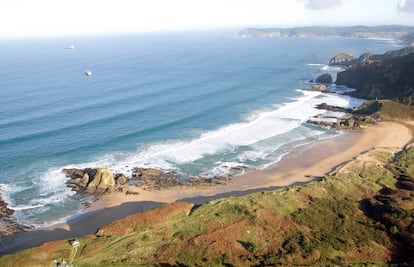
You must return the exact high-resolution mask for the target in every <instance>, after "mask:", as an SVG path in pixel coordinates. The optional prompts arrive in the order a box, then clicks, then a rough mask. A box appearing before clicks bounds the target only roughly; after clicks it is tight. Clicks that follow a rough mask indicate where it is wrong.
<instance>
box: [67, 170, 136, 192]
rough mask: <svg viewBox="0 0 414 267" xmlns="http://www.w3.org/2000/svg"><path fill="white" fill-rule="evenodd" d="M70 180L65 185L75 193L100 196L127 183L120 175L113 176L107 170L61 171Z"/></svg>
mask: <svg viewBox="0 0 414 267" xmlns="http://www.w3.org/2000/svg"><path fill="white" fill-rule="evenodd" d="M62 172H63V173H65V174H66V176H68V177H69V178H70V180H69V181H68V182H67V183H66V184H67V186H68V187H70V188H72V190H74V191H76V192H82V193H88V194H93V195H102V194H104V193H107V192H112V191H114V190H115V189H116V188H117V187H119V186H122V185H123V184H125V183H126V182H127V180H128V179H127V178H126V177H125V176H124V175H122V174H114V173H112V172H111V171H110V170H109V169H108V168H86V169H83V170H81V169H76V168H73V169H63V170H62Z"/></svg>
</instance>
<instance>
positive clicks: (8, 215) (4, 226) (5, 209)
mask: <svg viewBox="0 0 414 267" xmlns="http://www.w3.org/2000/svg"><path fill="white" fill-rule="evenodd" d="M0 190H1V186H0ZM13 213H14V210H12V209H10V208H9V206H8V204H7V202H6V201H4V200H3V198H2V195H1V192H0V246H1V243H2V238H1V237H2V236H8V235H11V234H14V233H17V232H21V231H26V230H28V229H30V227H28V226H25V225H21V224H19V223H17V222H16V221H15V220H14V219H13V218H12V215H13Z"/></svg>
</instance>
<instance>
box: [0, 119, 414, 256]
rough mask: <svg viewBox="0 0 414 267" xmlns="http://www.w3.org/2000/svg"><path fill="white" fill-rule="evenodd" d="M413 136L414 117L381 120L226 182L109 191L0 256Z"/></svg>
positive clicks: (304, 171)
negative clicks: (131, 216) (62, 220)
mask: <svg viewBox="0 0 414 267" xmlns="http://www.w3.org/2000/svg"><path fill="white" fill-rule="evenodd" d="M413 138H414V121H403V122H380V123H379V124H377V125H373V126H369V127H367V128H364V129H362V130H360V131H346V132H344V133H342V134H340V135H339V136H336V137H333V138H328V139H323V140H318V141H316V142H312V143H311V144H308V145H305V146H302V147H300V148H297V149H295V150H294V151H292V152H290V153H289V154H287V155H285V156H284V157H283V158H282V159H281V160H280V161H279V162H277V163H275V164H273V165H271V166H269V167H268V168H266V169H264V170H254V171H250V172H246V173H244V174H242V175H240V176H237V177H236V178H234V179H233V180H232V182H231V183H229V184H227V185H220V186H208V187H207V186H205V187H204V186H194V187H189V186H178V187H173V188H169V189H165V190H161V191H146V190H143V189H141V188H136V187H133V190H134V191H136V192H139V194H138V195H126V194H125V193H111V194H108V195H104V196H102V197H100V199H98V200H96V201H94V202H92V204H91V206H90V207H89V208H87V209H86V210H84V211H83V212H82V213H81V214H79V215H76V216H74V217H72V218H71V219H69V220H68V221H67V222H66V223H62V224H56V225H52V226H48V227H44V228H37V229H33V230H32V231H29V232H21V233H18V234H15V235H11V236H7V237H2V238H1V239H0V255H2V254H9V253H13V252H16V251H19V250H22V249H25V248H30V247H34V246H38V245H41V244H42V243H44V242H47V241H52V240H59V239H67V238H74V237H82V236H84V235H87V234H93V233H95V232H96V231H97V229H98V228H99V227H101V226H102V225H104V224H107V223H110V222H112V221H114V220H118V219H121V218H124V217H126V216H128V215H132V214H135V213H137V212H140V211H144V210H148V209H153V208H156V207H159V206H161V205H163V204H165V203H171V202H178V201H186V202H190V203H193V204H196V205H199V204H202V203H205V202H208V201H210V200H213V199H218V198H224V197H230V196H240V195H247V194H250V193H253V192H257V191H264V190H274V189H277V188H282V187H287V186H293V185H297V184H301V183H307V182H310V181H312V180H315V179H317V178H319V177H322V176H324V175H326V174H328V173H330V172H331V171H333V170H334V169H335V168H336V167H337V166H339V165H341V164H343V163H345V162H348V161H350V160H352V159H353V158H355V157H356V156H358V155H360V154H361V153H363V152H365V151H368V150H371V149H375V148H378V147H398V148H403V147H404V146H405V145H407V144H408V143H410V142H412V141H413Z"/></svg>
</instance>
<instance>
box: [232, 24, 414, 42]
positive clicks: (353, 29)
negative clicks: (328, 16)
mask: <svg viewBox="0 0 414 267" xmlns="http://www.w3.org/2000/svg"><path fill="white" fill-rule="evenodd" d="M237 37H239V38H278V37H345V38H363V39H390V40H395V41H398V42H400V43H401V44H403V45H406V46H410V45H414V26H402V25H384V26H372V27H367V26H345V27H322V26H309V27H295V28H247V29H244V30H241V31H239V32H237Z"/></svg>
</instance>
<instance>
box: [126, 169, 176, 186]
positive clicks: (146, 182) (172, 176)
mask: <svg viewBox="0 0 414 267" xmlns="http://www.w3.org/2000/svg"><path fill="white" fill-rule="evenodd" d="M133 177H134V178H136V179H138V180H139V186H141V187H142V188H143V189H147V190H161V189H163V188H168V187H173V186H178V185H181V184H182V183H181V182H180V181H179V180H180V176H179V175H178V174H177V173H175V172H172V171H171V172H167V171H163V170H160V169H154V168H135V169H134V170H133Z"/></svg>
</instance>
